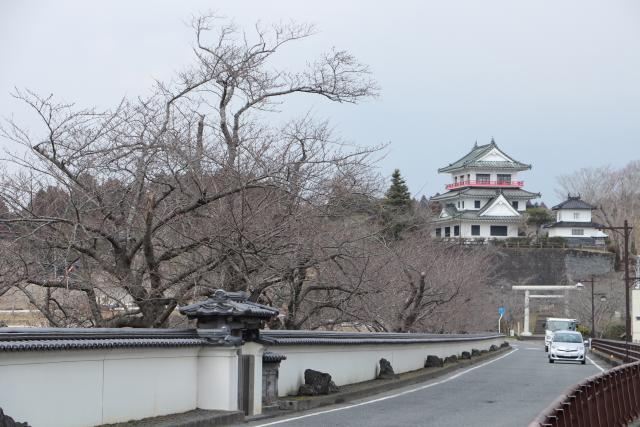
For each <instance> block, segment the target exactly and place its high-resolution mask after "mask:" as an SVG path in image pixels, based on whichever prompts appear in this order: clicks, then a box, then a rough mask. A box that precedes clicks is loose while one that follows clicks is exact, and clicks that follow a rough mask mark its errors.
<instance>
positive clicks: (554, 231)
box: [548, 227, 601, 238]
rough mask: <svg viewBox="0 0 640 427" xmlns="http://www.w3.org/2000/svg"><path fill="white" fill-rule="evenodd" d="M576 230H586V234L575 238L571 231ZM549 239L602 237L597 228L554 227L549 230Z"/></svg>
mask: <svg viewBox="0 0 640 427" xmlns="http://www.w3.org/2000/svg"><path fill="white" fill-rule="evenodd" d="M574 228H582V229H583V230H584V234H583V235H581V236H574V235H573V234H571V230H573V229H574ZM548 230H549V237H576V238H580V237H600V236H601V234H600V231H599V230H597V229H595V228H588V227H553V228H549V229H548Z"/></svg>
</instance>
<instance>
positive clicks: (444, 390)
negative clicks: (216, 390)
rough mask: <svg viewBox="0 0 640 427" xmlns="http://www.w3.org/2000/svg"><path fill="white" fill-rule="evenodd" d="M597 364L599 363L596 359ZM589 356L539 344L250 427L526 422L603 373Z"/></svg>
mask: <svg viewBox="0 0 640 427" xmlns="http://www.w3.org/2000/svg"><path fill="white" fill-rule="evenodd" d="M596 363H597V362H596ZM599 372H600V368H598V367H597V366H596V365H594V364H593V362H591V361H590V360H588V361H587V364H586V365H580V364H579V363H575V364H574V363H568V362H567V363H558V362H556V363H554V364H550V363H548V361H547V357H546V353H545V352H544V347H543V345H542V344H541V343H538V342H535V341H533V342H527V341H524V342H519V343H518V344H517V346H515V345H514V350H513V351H511V352H509V353H506V354H505V355H502V356H500V357H499V358H496V359H492V360H490V361H488V362H484V363H482V364H479V365H474V366H472V367H470V368H467V369H464V370H460V371H457V372H454V373H452V374H451V375H448V376H445V377H441V378H438V379H435V380H433V381H429V382H426V383H423V384H414V385H412V386H409V387H406V388H402V389H396V390H393V391H390V392H389V393H387V394H382V395H375V396H371V397H369V398H367V399H363V400H359V401H353V402H349V403H346V404H342V405H335V406H329V407H324V408H321V409H317V410H313V411H309V412H299V413H295V414H291V415H290V416H288V417H282V418H273V419H267V420H263V421H261V422H254V423H251V424H249V425H252V426H271V425H273V426H283V427H290V426H318V427H320V426H323V427H324V426H367V427H373V426H434V427H438V426H447V427H451V426H492V427H500V426H504V427H515V426H526V425H527V424H528V423H529V422H530V421H531V420H532V419H533V418H534V417H535V416H536V415H537V414H538V413H539V412H540V411H542V410H543V409H544V408H546V407H547V406H548V405H549V404H550V403H551V402H552V401H553V400H554V399H555V398H556V397H558V395H560V394H561V393H562V392H563V391H564V390H565V389H566V388H567V387H569V386H570V385H572V384H575V383H577V382H579V381H580V380H582V379H583V378H585V377H588V376H591V375H593V374H596V373H599Z"/></svg>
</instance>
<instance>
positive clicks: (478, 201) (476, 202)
mask: <svg viewBox="0 0 640 427" xmlns="http://www.w3.org/2000/svg"><path fill="white" fill-rule="evenodd" d="M473 207H475V208H476V209H480V200H475V201H474V202H473Z"/></svg>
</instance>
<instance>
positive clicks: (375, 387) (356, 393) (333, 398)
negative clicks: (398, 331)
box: [246, 346, 513, 421]
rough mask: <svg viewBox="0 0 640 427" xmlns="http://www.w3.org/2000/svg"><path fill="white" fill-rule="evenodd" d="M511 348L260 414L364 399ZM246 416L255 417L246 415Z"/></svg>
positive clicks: (284, 402)
mask: <svg viewBox="0 0 640 427" xmlns="http://www.w3.org/2000/svg"><path fill="white" fill-rule="evenodd" d="M511 350H513V348H512V347H511V346H509V347H501V348H499V349H498V350H496V351H492V352H489V353H484V354H481V355H480V356H476V357H474V358H472V359H466V360H458V362H456V363H455V364H448V365H445V366H444V367H442V368H422V369H419V370H416V371H410V372H404V373H402V374H399V375H400V378H398V379H388V380H369V381H364V382H360V383H355V384H349V385H345V386H342V387H341V388H342V391H339V392H338V393H334V394H329V395H324V396H313V397H285V398H281V399H279V401H278V403H279V406H280V410H279V411H275V412H274V413H269V414H262V416H261V417H260V418H261V419H262V418H272V417H276V416H280V415H284V414H287V413H291V412H298V411H306V410H309V409H314V408H318V407H321V406H327V405H334V404H338V403H344V402H348V401H351V400H356V399H361V398H363V397H367V396H371V395H375V394H380V393H384V392H386V391H389V390H392V389H396V388H402V387H405V386H408V385H412V384H416V383H421V382H425V381H429V380H431V379H434V378H437V377H441V376H443V375H446V374H448V373H450V372H453V371H456V370H458V369H461V368H465V367H467V366H471V365H474V364H476V363H478V362H482V361H486V360H489V359H492V358H494V357H496V356H498V355H500V354H503V353H506V352H507V351H511ZM403 377H404V378H403ZM246 420H247V421H252V420H254V419H253V418H250V417H247V419H246Z"/></svg>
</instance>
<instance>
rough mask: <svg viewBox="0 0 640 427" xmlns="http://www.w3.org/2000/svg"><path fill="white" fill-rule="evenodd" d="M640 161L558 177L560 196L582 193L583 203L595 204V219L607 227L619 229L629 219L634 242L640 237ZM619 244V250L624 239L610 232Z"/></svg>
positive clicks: (583, 170) (586, 169) (589, 169)
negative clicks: (621, 166)
mask: <svg viewBox="0 0 640 427" xmlns="http://www.w3.org/2000/svg"><path fill="white" fill-rule="evenodd" d="M638 182H640V161H632V162H630V163H629V164H627V165H626V166H624V167H623V168H620V169H614V168H612V167H610V166H605V167H600V168H584V169H580V170H579V171H577V172H574V173H572V174H567V175H562V176H560V177H559V178H558V183H559V184H560V188H561V190H559V191H558V195H559V196H561V197H566V195H567V193H571V194H580V195H581V196H582V198H583V199H584V200H586V201H587V202H589V203H591V204H593V205H595V206H596V207H597V208H598V210H596V211H594V216H595V218H596V220H598V221H600V222H601V223H603V224H604V225H607V226H620V225H621V224H622V223H623V222H624V220H628V221H629V222H630V225H632V226H634V235H633V236H634V241H635V243H636V244H637V243H638V242H639V240H638V239H639V238H640V219H639V218H640V188H639V187H638ZM607 233H608V234H609V237H610V238H611V239H612V240H613V241H614V242H616V244H617V246H618V249H620V248H621V246H622V239H621V236H620V235H619V234H617V233H615V232H607Z"/></svg>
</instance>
